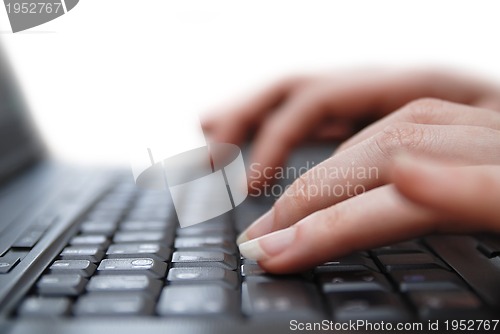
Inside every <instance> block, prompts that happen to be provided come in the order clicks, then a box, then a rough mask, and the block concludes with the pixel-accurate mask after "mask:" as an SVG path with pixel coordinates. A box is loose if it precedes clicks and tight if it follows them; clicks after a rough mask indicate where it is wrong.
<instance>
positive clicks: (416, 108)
mask: <svg viewBox="0 0 500 334" xmlns="http://www.w3.org/2000/svg"><path fill="white" fill-rule="evenodd" d="M445 103H446V102H445V101H443V100H439V99H436V98H430V97H425V98H420V99H417V100H414V101H412V102H410V103H408V104H407V105H405V106H404V107H403V110H402V111H403V113H405V114H406V115H407V116H408V118H409V120H410V121H412V122H415V123H430V122H432V120H433V119H435V117H436V115H437V114H438V112H439V110H440V109H442V108H443V105H444V104H445Z"/></svg>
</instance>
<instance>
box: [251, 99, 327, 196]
mask: <svg viewBox="0 0 500 334" xmlns="http://www.w3.org/2000/svg"><path fill="white" fill-rule="evenodd" d="M325 111H326V109H325V107H324V100H323V98H322V96H318V95H317V91H314V90H311V91H305V92H302V93H301V94H298V95H296V96H293V97H291V98H290V99H289V100H288V101H287V102H286V103H285V104H284V105H283V106H282V107H281V108H280V109H279V110H278V111H277V112H276V113H274V114H273V115H271V116H270V117H268V119H267V120H266V123H265V124H264V125H263V126H262V127H261V129H260V131H259V132H258V133H257V137H256V139H255V142H254V145H253V147H252V151H251V156H250V163H251V168H250V174H249V176H248V178H249V185H250V189H254V188H255V187H257V186H258V185H259V184H261V183H262V182H265V181H267V182H271V181H272V180H271V179H269V178H268V177H267V176H266V175H269V174H271V175H272V174H274V173H264V169H265V170H273V169H275V168H276V167H279V166H282V165H283V163H284V162H285V160H286V158H287V157H288V154H289V152H290V151H291V149H292V148H293V147H294V146H295V145H297V144H298V143H299V142H300V141H302V140H303V139H304V138H307V137H308V136H309V135H310V133H311V130H312V129H314V128H316V127H317V126H318V124H319V123H320V121H321V119H322V118H323V116H324V113H325Z"/></svg>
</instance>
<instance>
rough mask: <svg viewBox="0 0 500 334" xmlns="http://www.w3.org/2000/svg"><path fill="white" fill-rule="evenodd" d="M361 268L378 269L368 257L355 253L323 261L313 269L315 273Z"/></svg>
mask: <svg viewBox="0 0 500 334" xmlns="http://www.w3.org/2000/svg"><path fill="white" fill-rule="evenodd" d="M363 270H373V271H379V270H378V268H377V265H376V264H375V263H374V262H373V261H372V260H371V259H370V258H368V257H365V256H363V255H361V254H357V253H354V254H351V255H348V256H345V257H343V258H340V259H338V260H335V261H330V262H326V263H323V264H322V265H319V266H317V267H316V268H315V269H314V271H315V272H316V273H322V272H330V271H363Z"/></svg>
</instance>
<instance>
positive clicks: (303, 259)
mask: <svg viewBox="0 0 500 334" xmlns="http://www.w3.org/2000/svg"><path fill="white" fill-rule="evenodd" d="M401 154H405V155H403V156H401ZM422 156H424V157H426V159H422ZM427 159H430V160H427ZM437 161H439V162H437ZM350 168H355V170H356V171H364V172H365V173H364V174H362V173H352V174H351V173H347V174H344V175H346V177H337V175H339V174H338V173H332V171H339V170H340V171H349V169H350ZM370 170H372V171H376V173H369V171H370ZM329 172H330V173H329ZM360 175H364V176H363V177H360ZM332 176H333V177H332ZM349 185H350V187H351V188H350V189H354V190H356V189H358V193H356V192H354V193H351V194H349V193H348V192H347V191H344V192H339V191H338V190H339V189H344V190H346V189H348V186H349ZM335 189H336V192H335V191H334V190H335ZM498 203H500V114H499V113H498V112H496V111H493V110H489V109H483V108H477V107H471V106H467V105H462V104H456V103H451V102H445V101H441V100H435V99H422V100H417V101H414V102H412V103H410V104H408V105H406V106H404V107H402V108H401V109H399V110H397V111H396V112H394V113H392V114H390V115H388V116H386V117H384V118H382V119H381V120H379V121H377V122H376V123H374V124H372V125H371V126H369V127H367V128H366V129H364V130H363V131H361V132H360V133H358V134H357V135H356V136H354V137H353V138H351V139H350V140H348V141H347V142H345V143H344V144H343V145H342V146H341V147H340V148H339V150H338V151H337V153H336V154H335V155H333V156H332V157H331V158H329V159H327V160H325V161H324V162H323V163H321V164H320V165H317V166H316V167H314V168H312V169H311V170H309V171H308V172H307V173H305V174H303V175H302V176H301V177H299V178H298V179H297V180H296V181H295V182H294V183H293V184H292V186H291V187H290V188H288V189H287V191H286V192H285V193H284V195H283V196H282V197H280V198H279V199H278V200H277V201H276V203H275V205H274V206H273V208H272V209H271V210H270V211H269V212H268V213H266V214H265V215H264V216H262V217H261V218H260V219H259V220H257V221H256V222H255V223H254V224H252V225H251V226H250V227H249V228H248V229H247V230H246V231H245V232H244V233H243V234H242V235H241V236H240V238H239V239H238V242H239V244H240V251H241V253H242V254H243V255H244V256H245V257H247V258H250V259H255V260H258V261H259V264H260V265H261V266H262V267H263V268H264V269H266V270H268V271H270V272H275V273H285V272H293V271H298V270H302V269H306V268H309V267H312V266H314V265H317V264H320V263H323V262H326V261H329V260H331V259H335V258H338V257H340V256H343V255H346V254H348V253H351V252H353V251H357V250H365V249H369V248H373V247H378V246H381V245H385V244H388V243H393V242H397V241H401V240H404V239H408V238H413V237H417V236H421V235H424V234H427V233H431V232H465V231H496V232H500V210H498Z"/></svg>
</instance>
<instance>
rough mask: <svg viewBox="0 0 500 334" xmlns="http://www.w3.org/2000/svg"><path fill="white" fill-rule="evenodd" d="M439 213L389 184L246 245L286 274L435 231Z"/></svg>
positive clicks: (254, 255) (245, 250)
mask: <svg viewBox="0 0 500 334" xmlns="http://www.w3.org/2000/svg"><path fill="white" fill-rule="evenodd" d="M436 219H437V217H436V215H435V214H434V213H433V212H432V211H429V210H426V209H424V208H422V207H420V206H417V205H415V204H412V203H411V202H409V201H407V200H406V199H404V197H403V196H401V195H400V194H398V192H397V191H396V190H395V188H394V187H393V186H384V187H379V188H377V189H373V190H371V191H368V192H367V193H365V194H363V195H360V196H356V197H353V198H350V199H348V200H346V201H344V202H341V203H338V204H336V205H334V206H332V207H329V208H327V209H324V210H321V211H317V212H315V213H313V214H311V215H309V216H307V217H306V218H304V219H302V220H301V221H300V222H299V223H297V224H295V225H294V226H292V227H289V228H287V229H284V230H281V231H277V232H274V233H271V234H268V235H265V236H263V237H260V238H257V239H254V240H251V241H248V242H246V243H244V244H241V245H240V251H241V253H242V254H243V255H244V256H245V257H247V258H250V259H253V260H257V261H259V265H261V266H262V267H263V268H264V269H266V270H267V271H270V272H274V273H286V272H293V271H295V272H296V271H299V270H302V269H307V268H310V267H312V266H314V265H318V264H321V263H324V262H326V261H331V260H334V259H336V258H338V257H341V256H344V255H346V254H349V253H351V252H353V251H357V250H365V249H370V248H373V247H378V246H382V245H386V244H388V243H393V242H398V241H401V240H405V239H408V238H413V237H417V236H420V235H423V234H426V233H429V232H431V231H432V230H433V229H434V228H435V222H436Z"/></svg>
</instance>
